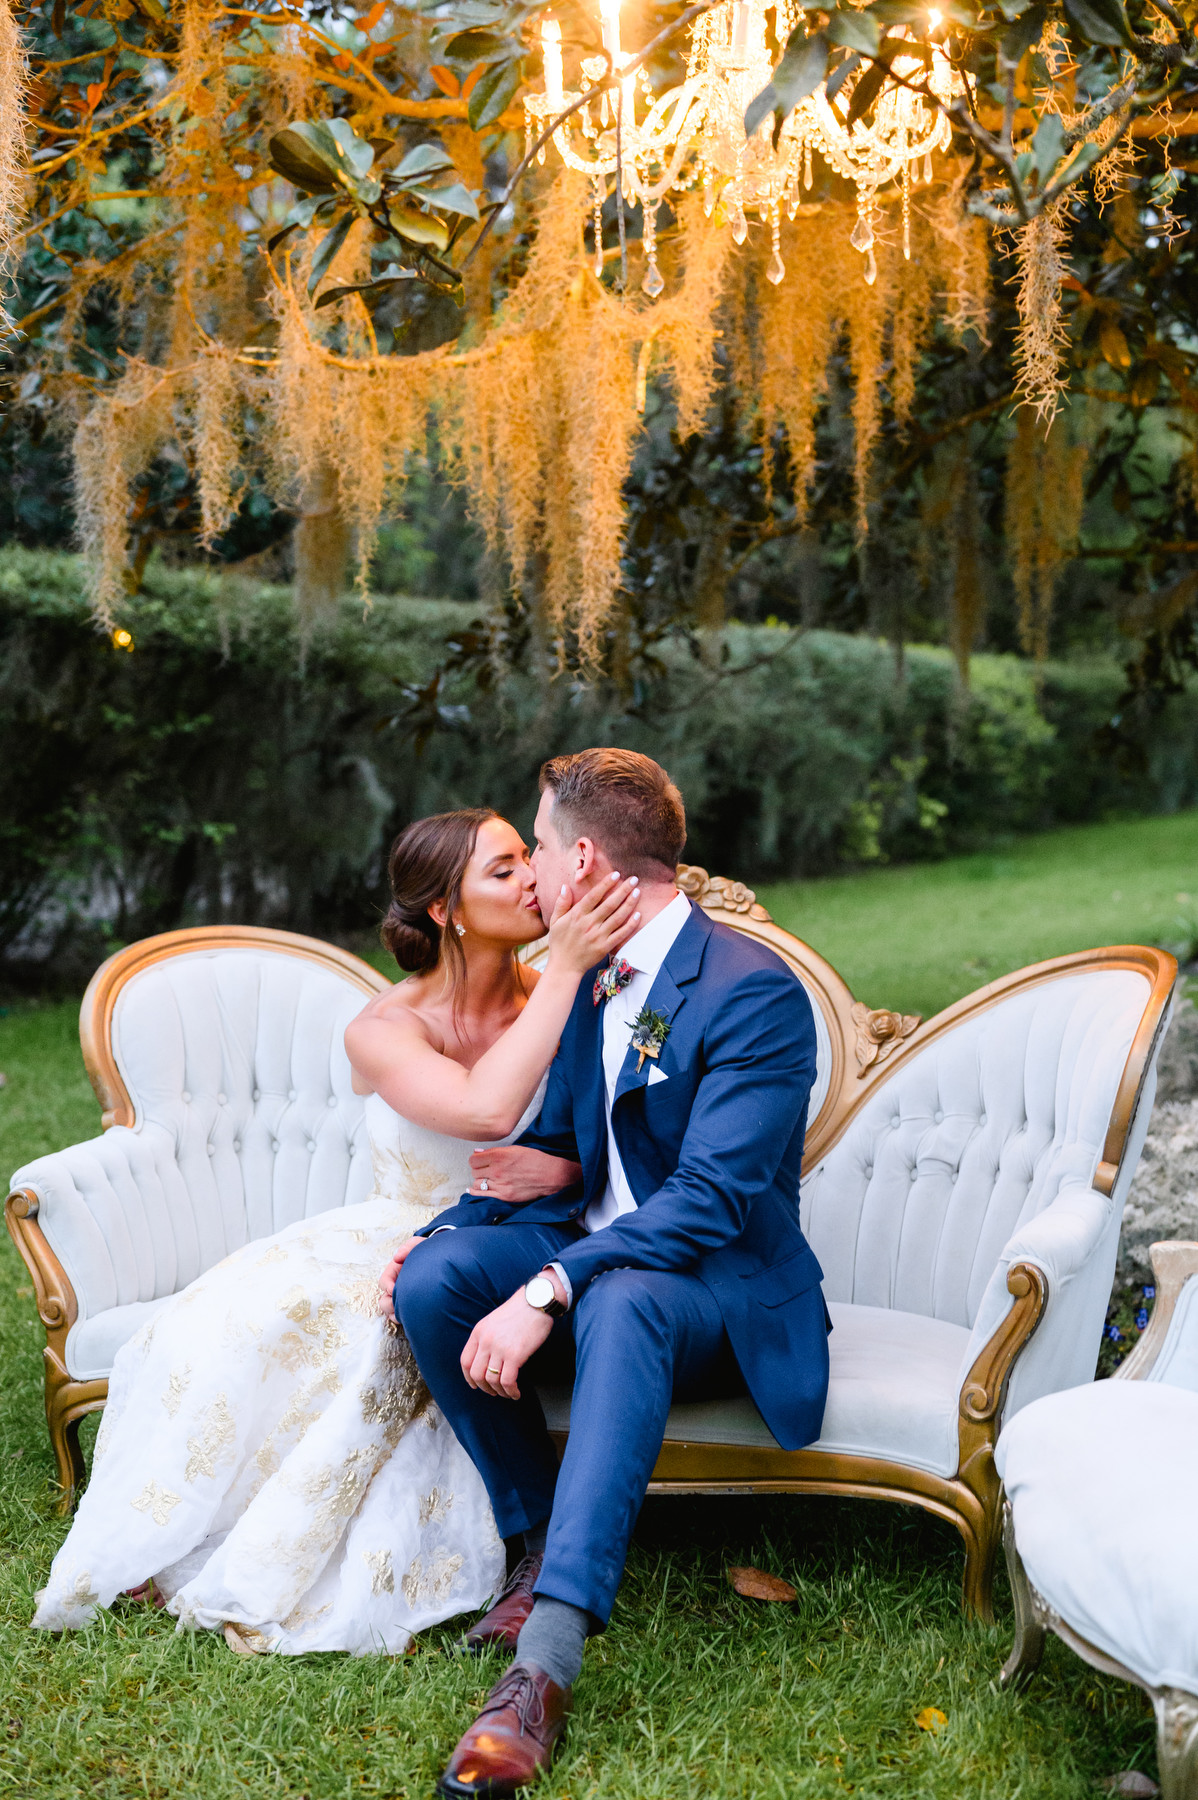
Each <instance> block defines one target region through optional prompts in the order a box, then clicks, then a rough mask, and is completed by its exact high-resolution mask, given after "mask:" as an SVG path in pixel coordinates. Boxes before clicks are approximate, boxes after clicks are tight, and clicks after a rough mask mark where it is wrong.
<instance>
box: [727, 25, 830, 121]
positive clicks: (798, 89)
mask: <svg viewBox="0 0 1198 1800" xmlns="http://www.w3.org/2000/svg"><path fill="white" fill-rule="evenodd" d="M827 72H828V40H827V38H826V37H825V36H824V34H823V32H822V31H817V32H815V33H814V35H813V36H811V37H808V36H807V35H806V32H805V31H804V29H803V27H802V26H799V27H798V28H797V29H796V30H794V31H792V32H791V34H790V37H789V38H788V39H787V43H786V49H785V51H784V53H783V56H782V61H781V62H780V63H779V64H778V67H777V68H776V69H775V70H774V74H773V79H772V80H771V81H770V82H769V83H768V85H767V86H765V87H763V88H762V90H761V92H760V93H759V94H758V95H757V96H756V98H755V99H753V100H750V102H749V104H748V106H747V107H746V109H745V136H746V137H752V136H753V133H754V132H755V131H756V130H757V127H758V126H759V125H760V124H761V121H762V120H763V119H764V118H765V117H766V116H767V114H769V113H773V115H774V134H775V137H776V136H777V133H778V132H779V131H780V130H781V129H782V121H783V119H785V118H786V116H787V114H788V113H792V112H793V111H794V109H795V107H796V106H797V105H798V104H799V101H800V100H805V99H806V98H807V96H808V94H813V93H814V92H815V90H816V88H817V87H818V86H819V84H820V82H821V81H822V80H823V79H824V76H825V75H826V74H827Z"/></svg>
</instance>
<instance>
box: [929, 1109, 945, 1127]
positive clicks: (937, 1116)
mask: <svg viewBox="0 0 1198 1800" xmlns="http://www.w3.org/2000/svg"><path fill="white" fill-rule="evenodd" d="M932 1117H933V1119H934V1120H935V1121H936V1123H937V1125H943V1123H944V1114H943V1113H942V1112H938V1113H933V1114H932Z"/></svg>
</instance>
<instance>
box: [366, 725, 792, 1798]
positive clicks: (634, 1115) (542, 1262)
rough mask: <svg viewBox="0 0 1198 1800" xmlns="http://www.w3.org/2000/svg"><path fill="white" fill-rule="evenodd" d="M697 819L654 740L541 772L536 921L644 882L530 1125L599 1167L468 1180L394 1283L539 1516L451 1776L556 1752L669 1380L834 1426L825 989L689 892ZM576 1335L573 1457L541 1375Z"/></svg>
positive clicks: (554, 1145) (437, 1362) (463, 1421)
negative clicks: (807, 1141) (548, 1190)
mask: <svg viewBox="0 0 1198 1800" xmlns="http://www.w3.org/2000/svg"><path fill="white" fill-rule="evenodd" d="M685 837H686V817H685V813H684V811H683V806H682V798H681V795H680V794H679V792H678V789H677V788H676V787H675V786H674V783H673V782H672V781H671V780H670V778H669V776H668V775H667V774H666V772H665V770H664V769H662V768H660V767H659V766H658V765H657V763H655V762H653V761H651V759H650V758H649V757H647V756H641V755H638V754H637V753H636V752H634V751H630V750H615V749H606V750H584V751H582V752H580V753H579V754H578V755H575V756H558V757H554V758H553V760H552V761H551V762H548V763H546V764H545V766H544V768H543V769H542V771H541V803H540V808H539V810H538V812H537V820H536V849H535V851H534V854H533V859H532V862H533V868H534V870H535V873H536V877H537V898H538V902H539V904H540V907H541V912H542V914H543V916H544V917H545V918H548V917H549V915H550V913H551V912H552V911H553V907H554V904H555V901H556V899H557V897H558V896H559V895H560V894H561V893H562V890H563V888H564V889H566V890H568V892H569V894H570V895H571V896H572V897H573V898H575V899H577V898H579V897H581V896H582V895H583V894H585V893H586V892H587V891H588V890H589V889H590V888H592V887H593V886H594V885H595V884H596V883H597V882H601V881H605V880H607V879H608V878H609V877H610V876H611V874H612V871H613V870H618V871H619V872H620V873H621V874H622V875H636V876H637V877H639V880H640V912H641V919H642V924H641V926H640V928H639V929H638V931H637V933H636V935H635V936H634V937H632V938H631V939H629V941H628V942H627V943H626V944H625V945H624V947H623V949H622V951H620V952H618V953H617V955H616V957H614V958H613V959H612V961H611V963H610V964H608V965H604V966H603V967H602V968H600V969H599V970H598V971H596V973H595V977H594V980H593V983H592V980H591V979H589V978H588V979H586V980H585V981H584V982H583V984H582V986H581V987H580V988H579V991H578V998H577V1000H576V1002H575V1005H574V1010H573V1012H572V1013H571V1015H570V1018H569V1021H568V1022H567V1025H566V1028H565V1031H564V1032H563V1034H562V1041H561V1045H560V1047H559V1049H558V1053H557V1057H556V1059H555V1060H554V1062H553V1065H552V1067H551V1069H550V1072H549V1083H548V1088H547V1091H546V1094H545V1100H544V1104H543V1106H542V1108H541V1113H540V1116H539V1118H538V1119H537V1121H536V1123H535V1124H534V1125H533V1126H532V1127H531V1128H530V1129H529V1130H528V1131H526V1132H525V1133H524V1135H523V1137H522V1139H521V1140H520V1141H521V1143H522V1144H524V1145H529V1146H532V1147H534V1148H536V1149H539V1150H542V1151H546V1152H548V1153H549V1154H551V1155H553V1156H558V1157H565V1158H568V1159H570V1160H572V1161H575V1162H578V1163H580V1164H581V1165H582V1171H583V1180H582V1184H581V1189H579V1188H578V1187H574V1188H567V1189H565V1190H564V1191H562V1192H561V1193H558V1194H550V1195H548V1196H546V1197H544V1198H543V1199H540V1200H533V1201H530V1202H528V1203H527V1204H524V1205H515V1204H503V1203H499V1202H496V1201H494V1200H491V1201H488V1200H487V1199H486V1197H485V1196H484V1197H482V1198H469V1197H467V1198H465V1199H464V1200H463V1201H462V1202H461V1204H460V1205H458V1206H457V1207H455V1208H452V1209H451V1210H450V1211H448V1212H445V1213H442V1214H440V1215H439V1217H438V1218H437V1220H436V1221H435V1224H434V1225H433V1226H431V1227H429V1235H428V1236H427V1241H426V1242H424V1243H422V1244H421V1245H420V1246H419V1248H418V1249H416V1250H414V1251H412V1253H410V1254H409V1255H408V1256H407V1257H406V1259H405V1261H404V1262H403V1265H402V1268H401V1270H400V1273H399V1275H398V1278H397V1280H396V1285H395V1311H396V1315H397V1317H398V1318H399V1320H400V1322H401V1323H402V1325H403V1328H404V1330H405V1332H406V1333H407V1336H408V1339H409V1342H410V1343H411V1345H412V1348H413V1350H414V1352H415V1356H416V1360H417V1363H418V1364H419V1366H420V1370H421V1373H422V1374H423V1376H424V1378H425V1381H426V1382H427V1383H428V1386H429V1388H430V1389H431V1391H432V1394H433V1397H434V1398H435V1400H436V1401H437V1404H438V1405H439V1406H440V1408H441V1410H442V1412H443V1413H444V1414H445V1416H446V1418H447V1419H448V1420H449V1422H450V1424H451V1425H452V1426H453V1429H454V1431H455V1432H456V1433H457V1435H458V1438H459V1439H460V1441H461V1443H462V1444H463V1446H464V1447H465V1449H466V1450H467V1451H468V1453H469V1455H470V1456H471V1458H472V1459H473V1461H474V1463H475V1465H476V1466H477V1468H478V1470H479V1472H480V1473H481V1475H482V1478H483V1480H484V1482H485V1483H486V1486H487V1491H488V1493H489V1495H490V1499H491V1504H492V1507H493V1509H494V1513H495V1520H496V1524H497V1526H498V1528H499V1531H500V1534H501V1535H502V1536H504V1537H512V1536H515V1535H516V1534H517V1533H523V1535H524V1540H525V1548H526V1551H527V1552H528V1555H527V1557H526V1560H525V1562H524V1563H523V1564H522V1565H521V1567H520V1569H519V1570H518V1571H517V1573H516V1577H515V1578H514V1580H513V1582H512V1583H509V1586H508V1589H507V1590H505V1593H504V1595H503V1596H502V1597H501V1598H500V1601H499V1602H498V1604H497V1605H496V1607H495V1608H493V1610H492V1612H491V1613H490V1614H488V1615H487V1617H486V1618H485V1619H484V1620H482V1621H481V1622H480V1624H479V1625H477V1626H476V1627H475V1628H474V1630H473V1631H472V1632H471V1633H470V1639H469V1641H470V1642H471V1644H472V1646H475V1647H477V1646H480V1645H482V1644H500V1645H506V1646H508V1647H510V1648H513V1649H514V1651H515V1661H514V1663H513V1665H512V1667H511V1669H510V1670H509V1672H508V1674H507V1675H506V1676H505V1677H504V1679H503V1680H502V1681H500V1682H499V1684H498V1686H497V1687H495V1688H494V1689H493V1690H492V1692H491V1694H490V1696H489V1698H488V1700H487V1703H486V1705H485V1706H484V1708H483V1710H482V1712H481V1714H480V1715H479V1717H478V1719H477V1720H476V1721H475V1723H474V1725H472V1726H471V1728H470V1730H469V1731H467V1733H466V1735H465V1736H464V1737H463V1738H462V1740H461V1742H460V1743H459V1745H458V1747H457V1749H456V1750H455V1752H454V1754H453V1757H452V1759H451V1761H450V1763H449V1766H448V1768H447V1769H446V1771H445V1774H444V1775H443V1776H442V1778H441V1781H440V1784H439V1788H440V1792H441V1793H443V1794H447V1795H487V1796H498V1795H510V1794H512V1793H514V1792H515V1790H516V1789H517V1788H518V1787H520V1786H521V1785H523V1784H524V1783H525V1782H527V1781H530V1780H531V1779H532V1778H533V1777H534V1776H535V1775H536V1774H537V1772H538V1771H539V1770H541V1769H544V1768H546V1767H548V1765H549V1763H550V1762H551V1760H552V1758H553V1754H554V1751H555V1749H556V1747H557V1744H558V1742H559V1740H560V1738H561V1736H562V1734H563V1732H564V1730H565V1721H566V1715H567V1713H568V1711H569V1708H570V1689H571V1684H572V1682H573V1681H574V1679H575V1678H576V1676H577V1675H578V1672H579V1670H580V1669H581V1667H582V1658H583V1647H584V1644H585V1641H586V1638H587V1636H588V1635H589V1634H591V1633H593V1632H597V1631H602V1630H603V1629H604V1628H605V1626H606V1624H607V1620H608V1616H609V1614H610V1612H611V1608H612V1603H613V1600H614V1598H615V1593H616V1589H617V1587H618V1585H619V1582H620V1577H621V1574H622V1573H623V1568H624V1561H625V1556H626V1554H627V1548H628V1541H629V1538H630V1536H631V1533H632V1528H633V1526H634V1524H635V1522H636V1517H637V1514H638V1512H639V1510H640V1507H641V1503H642V1500H643V1498H644V1495H645V1489H646V1486H647V1484H648V1481H649V1478H650V1475H651V1474H652V1471H653V1466H654V1463H655V1462H656V1460H657V1456H658V1453H659V1451H660V1449H661V1445H662V1438H663V1435H664V1431H665V1423H666V1415H667V1413H668V1412H669V1408H670V1402H671V1399H678V1398H681V1399H688V1398H700V1397H713V1396H716V1395H726V1394H729V1393H735V1392H743V1391H744V1389H745V1387H746V1386H747V1388H748V1391H749V1393H750V1394H751V1395H752V1397H753V1399H754V1400H755V1401H756V1403H757V1406H758V1408H759V1409H760V1411H761V1413H762V1415H763V1417H764V1419H765V1421H766V1423H767V1425H768V1426H769V1428H770V1430H771V1431H772V1432H773V1434H774V1436H775V1437H776V1438H777V1440H778V1442H779V1443H780V1444H781V1445H782V1446H783V1447H784V1448H786V1449H798V1448H800V1447H801V1446H802V1445H803V1444H807V1443H810V1442H811V1441H812V1440H813V1439H814V1438H816V1437H818V1435H819V1431H820V1424H821V1420H822V1417H823V1409H824V1399H825V1395H826V1393H827V1385H828V1348H827V1330H828V1318H827V1313H826V1310H825V1308H824V1303H823V1296H822V1293H821V1290H820V1285H819V1284H820V1278H821V1271H820V1267H819V1264H818V1263H817V1262H816V1259H815V1256H814V1254H813V1253H812V1251H811V1249H810V1248H809V1246H808V1244H807V1242H806V1240H805V1238H804V1236H803V1233H802V1231H801V1230H800V1228H799V1170H800V1165H801V1162H802V1155H803V1133H804V1129H805V1126H806V1120H807V1100H808V1096H809V1094H810V1091H811V1084H812V1082H813V1080H814V1078H815V1026H814V1022H813V1018H812V1012H811V1006H810V1003H809V1001H808V999H807V996H806V994H805V993H804V991H803V988H802V986H801V985H800V983H799V982H798V980H797V979H796V978H795V977H794V976H793V975H792V974H791V973H790V971H789V970H788V969H787V968H786V967H785V965H784V964H783V963H782V962H781V961H780V960H779V959H778V957H776V956H775V955H774V954H773V952H772V951H770V950H767V949H765V948H764V947H762V946H761V945H760V944H757V943H754V942H753V940H752V939H750V938H748V937H745V936H743V935H741V934H740V933H738V932H735V931H731V930H729V929H728V928H727V927H726V926H723V925H717V924H715V923H713V921H712V920H711V919H709V918H708V917H707V915H706V914H705V913H704V912H703V911H702V910H701V909H700V908H698V907H694V906H692V905H691V903H690V901H689V900H687V899H686V897H685V895H683V894H681V893H679V891H678V889H677V887H676V886H675V882H674V870H675V865H676V863H677V861H678V857H679V855H680V853H681V851H682V846H683V843H684V840H685ZM446 1227H452V1229H445V1228H446ZM571 1351H572V1353H573V1361H574V1366H575V1376H574V1394H573V1401H572V1410H571V1422H570V1434H569V1438H568V1440H567V1444H566V1450H565V1455H564V1458H563V1460H562V1464H561V1468H560V1470H559V1468H558V1464H557V1458H556V1456H555V1453H554V1448H553V1443H552V1440H551V1439H550V1437H549V1433H548V1431H547V1429H546V1426H545V1420H544V1416H543V1414H542V1411H541V1407H540V1404H539V1402H538V1400H537V1396H536V1392H535V1389H534V1387H533V1383H532V1381H531V1380H530V1379H529V1375H530V1374H531V1375H534V1376H537V1377H538V1378H540V1376H541V1375H542V1372H543V1371H545V1370H546V1369H547V1368H548V1366H549V1364H550V1363H551V1362H552V1361H553V1360H554V1357H555V1353H556V1354H558V1355H560V1354H561V1353H565V1354H567V1355H569V1353H570V1352H571ZM534 1357H535V1358H536V1362H535V1363H534V1364H533V1367H532V1369H531V1370H528V1369H526V1367H525V1365H526V1364H528V1363H529V1360H530V1358H534Z"/></svg>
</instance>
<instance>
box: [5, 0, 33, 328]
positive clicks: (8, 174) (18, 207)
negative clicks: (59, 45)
mask: <svg viewBox="0 0 1198 1800" xmlns="http://www.w3.org/2000/svg"><path fill="white" fill-rule="evenodd" d="M28 86H29V62H28V58H27V57H26V54H25V43H24V39H23V38H22V36H21V31H20V27H19V26H18V24H17V21H16V18H15V16H14V14H13V10H12V5H11V0H0V282H3V283H4V284H5V285H6V284H7V277H8V274H9V271H10V268H11V264H12V256H13V249H14V246H15V240H16V235H17V228H18V226H19V224H20V221H21V216H22V214H23V213H24V210H25V179H26V172H25V171H26V158H25V97H26V92H27V89H28ZM10 324H11V321H10V320H9V317H8V314H7V312H6V311H5V310H4V305H3V289H2V288H0V331H3V330H5V329H6V328H8V327H9V326H10Z"/></svg>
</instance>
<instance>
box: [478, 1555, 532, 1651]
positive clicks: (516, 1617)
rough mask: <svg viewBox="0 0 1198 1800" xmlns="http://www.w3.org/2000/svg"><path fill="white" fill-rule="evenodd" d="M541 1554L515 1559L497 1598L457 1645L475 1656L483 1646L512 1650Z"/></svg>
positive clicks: (528, 1606)
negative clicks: (517, 1560)
mask: <svg viewBox="0 0 1198 1800" xmlns="http://www.w3.org/2000/svg"><path fill="white" fill-rule="evenodd" d="M543 1561H544V1558H543V1557H541V1556H526V1557H525V1558H524V1560H523V1561H522V1562H518V1563H517V1564H516V1567H515V1568H514V1569H513V1570H512V1573H511V1574H510V1575H509V1576H508V1579H507V1583H506V1585H505V1586H504V1589H503V1592H502V1593H501V1594H500V1596H499V1598H498V1600H497V1601H496V1602H495V1604H494V1606H493V1607H492V1608H491V1610H490V1612H488V1613H484V1614H483V1616H482V1618H481V1619H480V1620H479V1621H478V1624H477V1625H472V1626H471V1627H470V1630H469V1631H468V1632H467V1633H466V1635H465V1637H464V1638H463V1639H462V1641H461V1645H460V1646H459V1648H461V1649H462V1650H465V1651H468V1652H469V1653H470V1655H472V1656H478V1655H480V1654H481V1652H482V1651H484V1650H490V1649H492V1648H495V1649H497V1650H510V1651H512V1653H513V1654H515V1649H516V1639H517V1638H518V1637H519V1636H520V1627H521V1626H522V1625H523V1624H524V1621H525V1620H526V1619H527V1617H528V1615H529V1613H530V1612H531V1611H532V1603H533V1591H532V1590H533V1584H534V1582H535V1581H536V1579H537V1576H538V1575H539V1574H540V1573H541V1564H542V1562H543Z"/></svg>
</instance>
